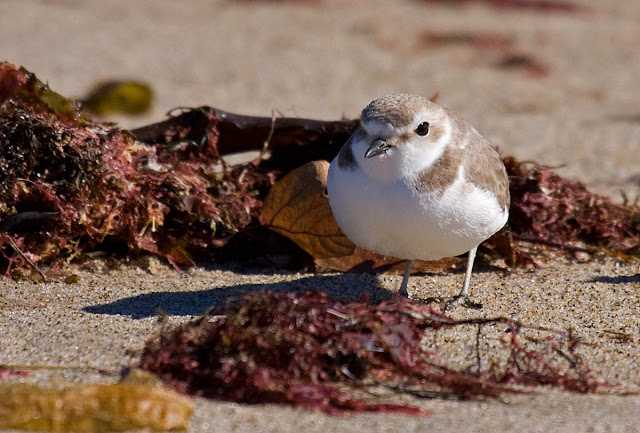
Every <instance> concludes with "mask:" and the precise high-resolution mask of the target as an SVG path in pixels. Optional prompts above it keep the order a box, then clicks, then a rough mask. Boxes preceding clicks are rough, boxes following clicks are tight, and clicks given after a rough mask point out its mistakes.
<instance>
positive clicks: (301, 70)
mask: <svg viewBox="0 0 640 433" xmlns="http://www.w3.org/2000/svg"><path fill="white" fill-rule="evenodd" d="M574 3H576V4H581V5H583V6H585V8H586V9H585V10H580V11H577V12H570V13H569V12H551V11H545V12H541V11H533V10H527V9H513V10H512V9H504V8H496V7H491V6H489V5H486V4H474V5H459V4H458V5H451V4H434V3H430V2H427V1H418V0H406V1H405V0H402V1H397V2H385V1H383V0H379V1H377V0H352V1H347V2H337V1H325V2H320V1H318V2H244V1H243V2H240V1H205V0H194V1H191V2H188V3H178V2H173V1H169V0H153V1H152V0H139V1H136V2H128V1H125V0H114V1H110V2H104V1H97V0H86V1H79V0H61V1H56V2H50V1H44V0H5V1H3V2H2V3H0V16H2V17H4V18H3V20H2V26H0V53H1V57H2V60H6V61H9V62H11V63H13V64H16V65H22V66H25V67H26V68H28V69H29V70H31V71H32V72H35V73H36V74H37V75H38V77H39V78H40V79H41V80H43V81H45V82H48V83H49V85H50V86H51V87H52V88H53V89H54V90H56V91H58V92H59V93H61V94H63V95H65V96H78V97H80V96H82V95H84V94H86V92H87V91H88V90H89V88H90V87H91V86H92V85H93V84H94V83H96V82H98V81H101V80H109V79H125V78H135V79H140V80H143V81H146V82H147V83H149V84H150V85H151V87H152V88H153V90H154V92H155V101H154V105H153V107H152V110H151V111H150V112H149V113H147V114H145V115H143V116H139V117H133V118H132V117H120V116H116V117H112V118H108V119H107V120H111V121H115V122H118V124H119V125H121V126H123V127H125V128H133V127H137V126H142V125H145V124H148V123H151V122H155V121H160V120H162V119H163V118H164V115H165V113H166V112H167V111H169V110H171V109H172V108H174V107H177V106H199V105H210V106H213V107H217V108H221V109H224V110H228V111H232V112H237V113H241V114H251V115H260V116H271V115H272V113H275V114H276V115H283V116H297V117H307V118H315V119H326V120H336V119H339V118H341V117H343V116H345V117H349V118H354V117H357V116H358V115H359V112H360V110H361V109H362V108H363V107H364V106H365V105H366V104H367V103H368V102H369V101H371V100H372V99H374V98H375V97H377V96H381V95H383V94H387V93H396V92H404V93H415V94H420V95H424V96H427V97H428V96H431V95H433V94H435V93H439V99H438V102H439V103H440V104H441V105H444V106H446V107H449V108H451V109H453V110H454V111H456V112H457V113H459V114H460V115H461V116H462V117H464V118H465V119H466V120H467V121H469V123H471V124H472V125H474V126H475V127H476V129H478V130H479V131H480V132H481V133H482V134H483V136H484V137H485V138H486V139H487V140H488V141H489V142H490V143H492V144H493V145H496V146H499V148H500V149H501V152H502V153H503V154H505V155H513V156H515V157H517V158H518V159H520V160H534V161H537V162H540V163H543V164H546V165H549V166H553V167H557V171H558V172H559V173H560V174H561V175H563V176H568V177H571V178H574V179H578V180H581V181H583V182H585V183H586V184H587V185H588V186H589V188H590V189H592V190H594V191H597V192H599V193H603V194H607V195H609V196H611V197H612V198H613V199H614V200H616V201H621V200H623V194H622V193H624V194H625V195H626V196H627V197H628V198H629V199H631V200H634V199H635V198H636V197H637V196H638V195H639V194H640V180H639V179H640V152H638V146H639V145H640V108H638V95H640V81H639V80H638V76H640V56H638V54H637V53H638V52H640V2H637V1H635V0H617V1H612V2H599V3H597V4H594V2H591V1H588V0H580V1H577V0H576V1H575V2H574ZM9 17H10V18H9ZM461 41H462V42H461ZM582 259H583V260H581V261H578V260H574V261H571V260H569V259H558V260H557V261H554V262H551V263H549V264H545V266H544V267H543V269H541V270H537V271H535V272H531V271H525V270H515V271H514V272H512V273H511V274H509V275H504V274H503V273H501V272H496V271H494V270H490V269H488V268H486V267H484V268H483V266H478V267H477V269H476V272H475V273H474V276H473V280H472V290H473V297H474V300H476V301H478V302H481V303H482V304H483V309H482V310H479V311H477V310H468V309H465V308H455V309H453V310H452V311H451V315H452V316H453V317H455V318H463V317H496V316H508V317H513V318H516V319H518V320H520V321H522V322H525V323H529V324H532V325H538V326H546V327H553V328H558V329H566V328H569V327H570V328H572V329H574V330H575V332H576V333H577V334H578V335H579V336H580V337H581V338H582V340H583V343H584V344H583V346H581V349H580V351H581V352H580V353H581V355H582V356H583V357H584V358H585V359H586V360H587V362H588V363H589V364H590V365H591V366H593V367H594V368H595V369H597V370H599V371H600V372H601V379H602V380H603V381H606V382H610V383H617V384H619V386H618V387H616V388H613V389H611V390H609V391H606V390H605V391H603V392H602V393H601V394H598V395H576V394H571V393H567V392H560V391H555V390H545V389H540V390H537V391H536V392H535V393H533V394H526V395H519V396H510V397H508V399H506V401H494V400H488V401H480V402H478V401H476V402H460V401H443V400H437V399H436V400H417V399H411V401H410V403H411V404H414V405H417V406H420V407H422V408H425V409H428V410H433V412H434V414H433V415H432V416H431V417H428V418H415V417H409V416H399V415H381V414H356V415H349V416H344V417H332V416H328V415H326V414H324V413H322V412H314V411H308V410H304V409H299V408H290V407H283V406H276V405H242V404H235V403H228V402H219V401H208V400H204V399H194V407H195V413H194V415H193V417H192V419H191V422H190V427H189V431H190V432H201V431H237V432H255V431H273V432H289V431H297V432H299V431H305V432H306V431H309V432H313V431H318V432H321V431H331V430H335V431H341V432H356V431H363V430H368V431H381V432H382V431H384V432H395V431H398V432H412V431H416V432H417V431H428V430H435V431H456V432H472V431H474V432H484V431H486V432H492V433H497V432H507V431H509V432H511V431H527V432H538V431H539V432H556V431H557V432H561V431H571V432H578V431H584V432H587V431H589V432H617V431H620V432H622V431H625V432H628V431H640V421H638V416H637V414H638V413H640V397H639V396H638V395H637V393H638V392H639V391H640V298H639V297H638V289H639V286H640V274H639V269H638V263H635V262H633V263H627V262H617V261H615V260H613V259H610V258H605V257H582ZM69 275H77V276H78V278H77V282H65V281H71V280H70V279H67V277H68V276H69ZM48 276H49V279H50V281H49V282H47V283H39V282H30V281H18V282H16V281H11V280H9V279H6V278H5V279H2V280H0V329H1V332H0V348H1V349H0V364H2V365H12V366H51V367H64V368H63V369H38V370H33V371H31V372H30V374H29V375H28V376H27V377H26V378H24V379H21V380H23V381H26V382H27V383H37V384H41V385H56V386H58V385H66V384H72V383H112V382H114V381H116V380H117V379H118V377H119V375H120V372H121V370H122V368H124V367H127V366H131V365H135V364H136V363H137V361H138V359H139V355H140V352H141V350H142V348H143V347H144V344H145V342H146V341H147V340H148V339H149V338H150V337H151V336H152V335H153V334H154V332H157V331H158V325H157V313H158V310H159V309H161V310H162V311H164V312H165V313H166V314H167V315H168V320H169V321H170V322H171V323H182V322H184V321H186V320H189V319H191V318H194V317H197V316H198V315H200V314H202V313H204V312H205V311H206V310H207V308H208V307H209V306H211V305H214V304H216V303H220V302H223V301H224V299H226V298H228V297H231V296H236V295H237V294H238V293H243V292H244V291H253V290H261V289H272V290H294V289H295V290H301V289H310V290H311V289H322V290H325V291H327V292H328V293H329V294H332V295H335V296H341V297H345V296H346V297H348V298H352V299H359V298H360V296H361V294H362V293H363V292H378V293H386V292H389V293H390V292H391V291H393V290H394V289H395V287H396V283H397V282H396V280H395V279H394V277H393V276H379V277H377V276H372V275H354V274H348V275H342V274H335V273H334V274H320V275H313V274H295V273H274V272H273V270H270V269H246V268H242V267H240V266H238V265H233V264H231V265H224V266H223V265H220V264H215V263H212V264H210V265H207V266H206V267H205V266H203V267H201V268H196V269H189V270H185V271H183V272H180V273H178V272H176V271H175V270H173V269H172V268H170V267H169V266H168V265H167V264H165V263H163V262H161V261H159V260H156V259H153V258H146V259H142V260H138V261H131V262H128V263H113V262H111V261H101V260H95V261H92V262H89V263H86V264H84V265H73V264H72V265H68V266H66V267H65V268H64V269H63V270H62V271H60V272H51V273H48ZM462 278H463V275H462V274H461V273H460V272H453V273H451V272H449V273H442V274H435V275H424V276H418V277H412V279H411V282H410V293H411V292H413V294H414V296H416V297H426V296H433V295H451V294H454V293H456V292H457V291H458V290H459V287H460V284H461V282H462ZM73 280H75V278H73ZM621 335H623V336H624V338H621V337H620V336H621ZM465 341H466V340H465V339H464V338H463V337H461V338H460V341H459V342H458V343H456V342H455V341H453V340H452V342H450V344H449V345H447V346H443V347H441V348H440V350H444V351H446V352H448V353H449V354H450V356H451V357H452V358H454V359H455V358H456V357H460V359H462V360H463V359H464V357H465V356H468V351H469V346H468V345H467V343H466V342H465ZM12 380H16V379H12Z"/></svg>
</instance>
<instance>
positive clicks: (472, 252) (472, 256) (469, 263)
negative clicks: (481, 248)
mask: <svg viewBox="0 0 640 433" xmlns="http://www.w3.org/2000/svg"><path fill="white" fill-rule="evenodd" d="M477 249H478V246H475V247H473V248H471V250H469V255H468V258H467V271H466V272H465V274H464V284H463V285H462V290H461V291H460V293H459V294H458V297H459V298H468V297H469V283H470V282H471V271H472V270H473V261H474V260H475V258H476V250H477Z"/></svg>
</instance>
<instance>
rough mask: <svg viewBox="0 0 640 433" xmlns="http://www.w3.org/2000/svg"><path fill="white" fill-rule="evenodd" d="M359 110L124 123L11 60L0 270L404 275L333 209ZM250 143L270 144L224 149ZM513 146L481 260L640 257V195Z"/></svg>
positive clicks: (6, 81)
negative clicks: (248, 268) (352, 236)
mask: <svg viewBox="0 0 640 433" xmlns="http://www.w3.org/2000/svg"><path fill="white" fill-rule="evenodd" d="M358 124H359V122H358V120H338V121H333V122H331V121H317V120H311V119H298V118H282V117H276V116H272V117H254V116H243V115H238V114H233V113H228V112H225V111H221V110H218V109H215V108H211V107H200V108H190V109H186V108H183V109H180V110H175V111H174V112H172V113H171V114H170V115H169V118H168V119H166V120H164V121H162V122H159V123H155V124H152V125H148V126H144V127H142V128H138V129H135V130H132V131H125V130H121V129H119V128H117V127H115V126H114V125H112V124H105V123H99V122H94V121H92V120H91V118H90V116H89V115H88V114H86V113H85V112H84V111H82V110H81V108H80V106H79V105H78V104H77V103H76V102H75V101H73V100H69V99H66V98H64V97H62V96H61V95H59V94H57V93H55V92H54V91H52V90H51V89H49V88H48V86H46V85H45V84H43V83H42V82H40V81H39V80H38V79H37V77H36V76H35V75H34V74H32V73H30V72H28V71H26V70H25V69H23V68H17V67H15V66H13V65H11V64H9V63H0V273H2V274H4V275H7V276H12V277H13V278H28V275H27V276H25V272H30V270H31V269H33V270H35V272H39V273H40V274H41V278H44V277H45V276H46V270H42V269H43V268H41V267H42V266H45V265H47V266H49V267H51V266H53V267H55V266H57V265H59V264H61V263H64V262H69V261H75V262H82V261H83V260H84V259H85V258H90V257H93V256H95V255H101V256H115V257H120V258H122V257H125V256H128V257H132V256H136V255H140V254H154V255H157V256H159V257H162V258H164V259H166V260H167V262H168V263H170V264H171V265H172V266H174V267H175V268H176V269H180V268H181V267H185V266H193V265H194V264H196V263H202V262H210V261H212V260H215V261H224V260H245V261H248V262H251V263H259V264H262V265H265V264H267V265H268V266H272V267H275V268H278V269H282V268H293V269H306V270H309V271H322V270H327V269H328V270H340V271H353V272H390V273H396V272H398V269H400V268H401V267H402V266H403V263H402V261H399V260H395V259H389V258H383V257H379V256H375V255H372V253H370V252H367V251H364V250H361V249H355V250H351V249H350V248H351V245H350V243H347V242H346V241H344V240H345V239H346V238H343V237H341V234H340V233H339V232H338V231H336V229H337V226H335V221H333V218H332V217H331V216H330V215H329V214H328V213H327V212H328V210H329V207H328V203H327V200H326V197H325V196H324V189H323V185H322V178H323V176H325V174H326V173H324V171H326V166H327V161H330V160H332V159H333V157H334V156H335V155H336V154H337V153H338V151H339V150H340V147H341V146H342V144H343V143H344V142H345V141H346V140H347V139H348V137H349V136H350V135H351V133H352V132H353V131H354V130H355V129H356V128H357V127H358ZM247 151H257V152H259V157H257V158H255V159H253V160H251V161H248V162H242V163H237V164H229V163H227V162H226V160H225V156H226V155H228V154H232V153H237V152H247ZM503 160H504V162H505V164H506V166H507V170H508V172H509V176H510V178H511V180H512V182H511V196H512V204H511V217H510V221H509V226H510V230H505V231H504V232H502V233H501V234H499V235H498V236H496V237H494V238H492V239H490V240H489V241H487V242H485V243H484V244H483V246H481V248H480V255H479V260H480V261H485V263H493V264H496V265H497V266H499V267H502V268H504V267H505V266H508V267H513V266H524V267H535V266H537V265H536V262H535V260H534V259H533V258H532V255H531V254H530V252H531V250H532V249H535V250H536V253H537V254H543V255H544V252H545V250H546V249H549V248H551V249H559V250H562V251H565V252H567V253H568V254H569V255H573V256H575V254H576V252H578V253H580V254H581V259H584V257H583V255H584V253H589V254H594V253H603V254H608V255H613V256H617V257H622V258H631V257H638V256H639V253H638V251H639V250H640V249H638V248H637V246H638V238H639V237H640V224H639V223H638V214H639V208H638V206H637V204H633V203H632V204H628V203H627V204H614V203H612V202H611V201H610V200H609V199H608V198H606V197H602V196H599V195H597V194H594V193H591V192H590V191H588V190H587V189H586V188H585V187H584V186H583V185H582V184H581V183H579V182H576V181H572V180H569V179H565V178H562V177H560V176H558V175H557V174H555V173H553V171H552V170H550V169H549V168H546V167H544V166H540V165H535V164H521V163H520V162H518V161H517V160H515V159H514V158H510V157H505V158H504V159H503ZM306 164H308V165H306ZM288 176H292V177H288ZM292 179H293V181H292ZM311 186H313V188H314V189H312V190H311V189H309V190H308V188H311ZM270 191H271V192H270ZM299 194H301V195H299ZM294 198H295V200H293V199H294ZM265 200H266V203H267V205H266V206H265V205H264V203H265ZM319 217H321V218H319ZM314 218H319V219H317V220H314ZM320 222H321V225H315V224H316V223H320ZM303 223H304V224H306V226H305V227H304V230H300V228H301V227H299V226H297V225H296V224H303ZM304 224H303V225H304ZM320 228H322V230H320ZM306 229H310V230H306ZM269 230H271V233H269ZM318 230H319V231H318ZM325 230H329V231H328V232H327V231H325ZM327 234H330V235H331V239H332V244H331V245H329V244H325V243H324V242H325V241H326V240H327V239H328V238H326V237H325V236H326V235H327ZM335 240H341V241H340V242H335ZM343 241H344V242H343ZM634 248H635V249H634ZM331 256H333V257H331ZM460 262H461V259H460V258H451V259H445V260H444V261H440V262H436V263H433V262H425V263H423V264H417V265H415V266H414V269H415V271H416V272H424V271H430V270H442V269H446V268H450V267H457V266H459V264H460Z"/></svg>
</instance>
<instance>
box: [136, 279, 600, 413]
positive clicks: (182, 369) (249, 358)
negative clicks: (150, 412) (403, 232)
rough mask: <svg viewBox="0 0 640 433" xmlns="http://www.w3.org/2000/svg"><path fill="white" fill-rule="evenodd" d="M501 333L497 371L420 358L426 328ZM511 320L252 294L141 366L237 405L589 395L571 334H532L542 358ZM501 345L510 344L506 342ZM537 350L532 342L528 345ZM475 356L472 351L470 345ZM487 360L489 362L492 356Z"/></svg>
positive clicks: (399, 301)
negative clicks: (378, 391) (376, 394)
mask: <svg viewBox="0 0 640 433" xmlns="http://www.w3.org/2000/svg"><path fill="white" fill-rule="evenodd" d="M488 324H498V325H501V326H504V328H505V334H503V338H502V340H501V341H502V343H503V344H504V348H505V354H506V355H505V356H506V357H507V360H506V362H504V364H503V366H501V367H499V366H496V365H494V364H491V365H489V363H487V367H485V368H481V367H480V358H478V360H477V364H478V369H475V370H473V369H472V370H469V369H454V368H452V367H449V366H447V365H446V364H445V363H441V362H440V361H439V357H438V356H437V353H435V352H434V351H433V350H431V351H427V350H425V349H424V348H423V346H422V342H423V338H424V336H425V331H428V330H431V331H434V330H435V331H437V330H438V329H442V328H450V327H463V326H469V325H472V326H477V327H478V332H480V328H481V327H482V326H485V325H488ZM523 328H525V326H524V325H521V324H519V323H517V322H515V321H512V320H508V319H503V318H497V319H470V320H460V321H456V320H453V319H451V318H449V317H447V316H445V315H444V314H442V313H440V312H437V311H436V310H434V309H433V308H432V307H431V306H428V305H425V304H423V303H420V302H414V301H411V300H409V299H406V298H403V297H400V296H394V297H392V298H391V299H390V300H388V301H386V302H383V303H381V304H379V305H374V304H372V303H371V302H370V301H369V300H368V299H364V300H363V301H359V302H345V301H341V300H339V299H335V298H332V297H330V296H328V295H327V294H325V293H323V292H306V293H295V292H292V293H282V292H277V293H261V292H256V293H251V294H248V295H245V296H244V297H243V298H241V299H238V300H236V301H235V302H230V303H228V304H227V305H226V306H224V307H222V309H221V311H213V312H212V313H210V314H208V315H205V316H203V317H202V318H200V319H199V320H197V321H194V322H192V323H188V324H185V325H182V326H179V327H178V328H177V329H175V330H173V331H172V332H163V333H162V334H161V335H160V337H158V338H157V339H155V340H152V341H150V342H149V343H148V344H147V347H146V348H145V350H144V353H143V355H142V358H141V362H140V365H141V367H142V368H143V369H146V370H148V371H151V372H153V373H155V374H156V375H158V376H159V377H160V378H161V379H162V380H163V381H165V382H166V383H167V384H169V385H170V386H172V387H174V388H176V389H177V390H179V391H181V392H185V393H189V394H195V395H201V396H205V397H209V398H218V399H223V400H231V401H237V402H245V403H268V402H276V403H285V404H293V405H300V406H303V407H306V408H313V409H320V410H323V411H325V412H328V413H331V414H341V413H344V412H345V411H384V412H402V413H409V414H414V415H422V414H424V412H422V411H421V410H420V409H418V408H416V407H413V406H407V405H406V404H393V403H390V402H384V403H380V402H379V401H378V400H376V399H374V398H372V397H366V398H365V397H363V395H362V392H361V393H360V394H358V393H357V392H358V391H363V390H365V391H366V390H367V389H369V388H370V387H374V386H375V387H383V388H386V389H389V390H394V391H396V392H399V393H407V394H411V395H421V394H423V395H428V396H433V395H437V396H448V397H453V398H462V399H472V398H487V397H500V396H502V395H503V394H506V393H514V392H520V388H519V387H522V386H534V385H547V386H553V387H557V388H560V389H564V390H568V391H573V392H582V393H585V392H594V391H596V390H597V389H598V387H599V386H601V385H603V384H602V383H601V382H598V380H597V379H596V377H595V372H594V371H593V370H591V369H590V368H589V367H588V366H586V365H585V364H584V363H583V361H582V360H581V358H580V357H579V356H578V355H577V354H576V350H575V349H576V345H577V339H575V338H574V337H573V335H572V334H571V333H569V334H566V335H565V334H563V333H554V332H553V331H547V330H541V329H539V328H535V329H536V330H537V331H539V332H546V333H547V334H548V336H547V337H546V339H544V340H543V342H542V349H540V350H535V349H534V348H533V345H534V342H533V340H530V339H527V337H525V336H524V335H523V333H522V332H521V330H522V329H523ZM504 336H508V338H504ZM537 344H538V345H540V342H539V341H538V342H537ZM476 349H477V350H479V348H476ZM492 356H495V354H492Z"/></svg>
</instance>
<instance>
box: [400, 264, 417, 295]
mask: <svg viewBox="0 0 640 433" xmlns="http://www.w3.org/2000/svg"><path fill="white" fill-rule="evenodd" d="M411 266H413V260H407V264H406V265H405V268H404V277H403V278H402V284H400V290H398V293H400V294H401V295H402V296H404V297H405V298H408V297H409V293H407V284H409V275H411Z"/></svg>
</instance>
